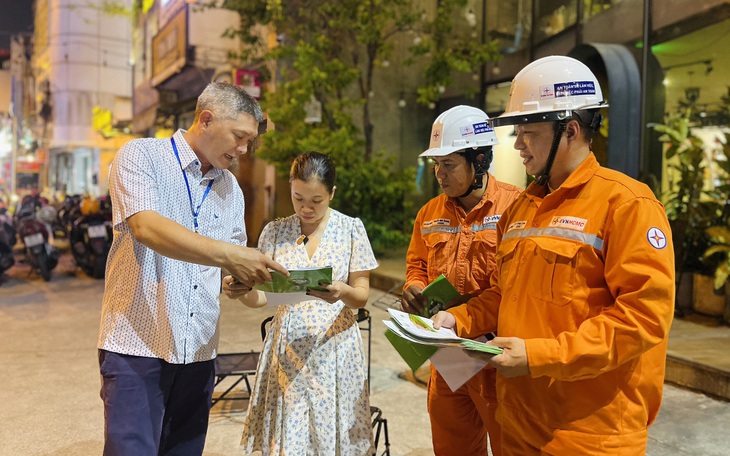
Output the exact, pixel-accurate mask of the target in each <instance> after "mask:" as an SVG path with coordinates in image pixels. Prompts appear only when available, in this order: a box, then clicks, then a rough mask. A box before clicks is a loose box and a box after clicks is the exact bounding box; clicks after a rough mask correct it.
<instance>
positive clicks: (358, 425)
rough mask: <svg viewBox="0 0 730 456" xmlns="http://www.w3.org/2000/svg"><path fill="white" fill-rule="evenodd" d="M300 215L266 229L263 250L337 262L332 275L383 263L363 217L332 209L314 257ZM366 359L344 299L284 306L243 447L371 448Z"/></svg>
mask: <svg viewBox="0 0 730 456" xmlns="http://www.w3.org/2000/svg"><path fill="white" fill-rule="evenodd" d="M301 234H302V233H301V227H300V224H299V218H298V217H297V216H296V215H292V216H290V217H287V218H285V219H282V220H276V221H273V222H271V223H269V224H268V225H266V227H265V228H264V230H263V232H262V233H261V236H260V238H259V249H260V250H261V251H262V252H263V253H264V254H266V255H268V256H270V257H272V258H273V259H274V260H275V261H277V262H279V263H280V264H282V265H283V266H285V267H286V268H288V269H296V268H303V267H313V266H320V267H321V266H332V268H333V270H332V280H334V281H341V282H347V280H348V277H349V273H350V272H358V271H368V270H372V269H375V268H376V267H377V262H376V261H375V256H374V255H373V251H372V248H371V246H370V241H369V240H368V237H367V233H366V232H365V227H364V226H363V224H362V221H360V219H357V218H352V217H348V216H346V215H344V214H342V213H340V212H337V211H335V210H334V209H332V210H331V211H330V216H329V219H328V221H327V225H326V227H325V230H324V232H323V234H322V237H321V239H320V243H319V245H318V246H317V250H316V251H315V252H314V254H313V255H312V258H311V259H310V258H309V255H308V253H307V251H306V248H305V245H304V244H303V243H302V244H297V242H296V241H297V239H298V238H299V237H300V236H301ZM366 377H367V364H366V360H365V353H364V349H363V343H362V337H361V335H360V330H359V327H358V325H357V322H356V319H355V316H354V314H353V312H352V310H351V309H349V308H347V307H345V305H344V303H343V302H342V301H338V302H336V303H334V304H330V303H328V302H326V301H322V300H312V301H304V302H300V303H297V304H292V305H288V306H279V308H278V309H277V311H276V314H275V315H274V319H273V321H272V322H271V326H270V328H269V331H268V333H267V336H266V340H265V341H264V348H263V351H262V352H261V357H260V358H259V365H258V367H257V370H256V381H255V383H254V386H253V393H252V395H251V400H250V401H249V406H248V414H247V415H246V419H245V422H244V427H243V438H242V440H241V445H242V447H243V449H244V451H245V453H246V454H251V453H253V452H255V451H261V452H263V454H264V455H287V456H295V455H357V456H360V455H366V454H372V450H373V448H372V427H371V423H370V403H369V398H368V385H367V381H368V380H367V378H366Z"/></svg>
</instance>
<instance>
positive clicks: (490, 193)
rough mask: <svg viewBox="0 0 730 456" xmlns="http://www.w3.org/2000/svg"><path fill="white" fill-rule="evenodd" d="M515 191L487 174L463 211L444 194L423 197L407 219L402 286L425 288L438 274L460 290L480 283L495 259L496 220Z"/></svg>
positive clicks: (480, 286)
mask: <svg viewBox="0 0 730 456" xmlns="http://www.w3.org/2000/svg"><path fill="white" fill-rule="evenodd" d="M521 192H522V190H520V189H519V188H517V187H515V186H514V185H510V184H507V183H504V182H499V181H497V179H495V178H494V176H492V175H491V174H490V175H489V180H488V182H487V189H486V190H485V192H484V195H482V199H481V201H479V203H478V204H477V205H476V206H474V208H473V209H472V210H471V211H470V212H469V213H468V214H467V213H466V212H465V211H464V208H462V207H461V206H459V204H458V202H457V201H456V198H449V197H447V196H446V195H444V194H441V195H439V196H437V197H435V198H433V199H431V200H430V201H429V202H428V203H426V204H425V205H424V206H423V207H422V208H421V210H420V211H418V215H417V216H416V221H415V223H414V225H413V236H412V237H411V242H410V245H409V247H408V253H407V254H406V281H405V284H404V285H403V289H404V290H405V289H406V288H408V287H409V286H411V285H418V286H420V287H421V288H425V287H426V285H428V284H429V283H431V282H433V281H434V280H435V279H436V278H437V277H438V276H439V275H441V274H444V275H445V276H446V278H447V279H449V282H451V283H452V284H453V285H454V287H455V288H456V289H457V290H458V291H459V293H461V294H473V295H476V294H478V293H479V292H481V291H482V290H483V289H485V288H486V287H487V286H488V285H489V274H490V272H491V271H492V269H494V267H495V265H496V262H495V253H496V245H497V221H498V220H499V218H500V216H501V215H502V213H503V212H504V211H505V209H507V207H508V206H509V205H510V204H512V202H513V201H514V200H515V199H516V198H517V196H518V195H519V194H520V193H521Z"/></svg>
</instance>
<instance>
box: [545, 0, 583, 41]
mask: <svg viewBox="0 0 730 456" xmlns="http://www.w3.org/2000/svg"><path fill="white" fill-rule="evenodd" d="M535 4H536V13H537V14H536V15H535V17H536V18H537V19H536V20H537V24H536V25H537V27H535V41H536V42H540V41H542V40H544V39H546V38H550V37H551V36H553V35H557V34H558V33H560V32H562V31H563V30H565V29H567V28H568V27H572V26H573V25H575V22H576V17H577V6H578V0H538V1H536V2H535Z"/></svg>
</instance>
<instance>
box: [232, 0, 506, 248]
mask: <svg viewBox="0 0 730 456" xmlns="http://www.w3.org/2000/svg"><path fill="white" fill-rule="evenodd" d="M421 5H422V3H421V2H416V1H410V0H289V1H282V0H225V1H224V2H223V7H224V8H228V9H231V10H234V11H237V12H238V13H239V15H240V17H241V24H240V25H241V26H240V29H239V30H229V31H227V32H226V35H227V36H228V37H238V38H239V39H240V40H241V42H242V43H243V44H244V45H245V46H244V50H243V52H242V53H241V55H238V56H234V58H235V59H236V60H238V61H239V63H240V65H242V66H245V67H248V68H256V69H257V70H258V71H259V72H260V74H261V75H262V77H263V80H264V81H267V80H268V81H272V82H273V84H271V86H274V87H275V90H271V91H267V92H265V93H264V95H263V97H262V100H261V102H262V105H263V107H264V110H265V111H266V112H267V113H268V115H269V117H270V118H271V119H273V120H274V122H275V123H276V130H275V131H273V132H270V133H267V134H266V135H265V136H264V137H263V142H262V147H261V148H260V150H259V151H258V152H257V153H258V155H259V156H261V157H262V158H264V159H266V160H268V161H270V162H272V163H273V164H275V165H276V167H277V169H278V170H279V172H280V173H282V174H284V173H286V172H287V170H288V168H289V166H290V164H291V162H292V160H293V158H294V157H295V156H297V155H299V154H300V153H302V152H305V151H308V150H316V151H319V152H322V153H326V154H329V155H330V156H331V157H332V158H333V159H334V160H335V163H336V164H337V165H338V175H339V177H338V191H337V194H336V197H335V201H334V202H333V205H334V206H335V207H336V208H338V209H340V210H342V211H343V212H345V213H348V214H350V215H356V216H358V217H360V218H362V219H363V221H364V222H365V224H366V227H367V228H368V232H369V234H370V235H371V238H372V239H373V241H374V244H376V248H377V247H378V246H380V247H382V248H384V249H385V248H389V247H394V246H397V245H402V244H403V243H406V242H407V240H408V239H409V237H410V231H411V227H412V220H413V216H414V215H415V209H417V208H414V207H412V205H411V204H410V203H409V195H410V194H411V193H412V192H413V190H414V186H415V183H414V181H415V170H413V169H408V170H405V171H399V170H397V169H395V166H394V160H393V159H392V158H386V157H392V155H393V153H392V152H394V151H376V150H374V146H373V137H374V136H373V131H374V128H375V126H374V123H373V119H372V100H373V97H374V96H375V93H379V94H380V93H383V92H384V90H376V87H374V85H375V83H376V82H375V81H376V80H377V78H376V77H375V76H376V72H377V71H379V70H381V69H382V68H385V67H387V66H389V65H390V59H391V58H396V59H397V60H398V63H397V64H399V65H414V64H416V65H419V67H420V68H422V70H419V71H421V72H422V81H421V85H420V87H419V88H418V93H419V99H418V101H419V102H421V103H424V104H429V103H433V102H434V101H436V100H438V98H439V97H440V96H441V93H442V92H443V91H444V89H445V88H446V87H449V86H451V85H452V84H454V75H455V74H456V73H460V72H462V73H468V74H476V73H477V72H478V71H479V69H480V67H481V66H482V65H483V64H484V62H486V61H488V60H495V59H496V58H497V57H498V52H497V46H496V43H494V42H489V43H484V44H481V43H480V40H479V39H478V38H477V39H475V38H474V36H473V33H474V31H472V35H468V34H466V35H464V34H463V33H459V32H458V30H457V29H458V26H459V22H460V20H459V19H458V18H459V17H461V16H459V15H458V14H457V12H459V11H461V10H463V9H464V8H465V7H466V6H467V0H436V1H435V2H434V4H433V5H432V6H434V7H435V10H434V11H431V12H430V14H429V13H428V12H427V11H425V10H424V9H423V7H422V6H421ZM429 16H433V17H432V18H429ZM455 18H456V19H455ZM461 22H463V21H461ZM272 33H273V34H275V36H276V45H273V46H272V44H271V43H272V41H273V40H271V34H272ZM463 35H464V36H463ZM398 40H405V41H398ZM403 43H407V45H405V46H403ZM399 44H401V46H400V47H398V45H399ZM404 48H407V49H408V52H407V53H406V54H407V55H401V54H403V52H402V51H398V52H396V50H397V49H401V50H402V49H404ZM393 65H395V64H393ZM310 103H315V104H317V103H318V104H320V105H321V122H315V123H311V122H310V123H307V122H306V121H305V118H306V110H305V108H306V107H307V106H309V104H310ZM395 152H397V151H395Z"/></svg>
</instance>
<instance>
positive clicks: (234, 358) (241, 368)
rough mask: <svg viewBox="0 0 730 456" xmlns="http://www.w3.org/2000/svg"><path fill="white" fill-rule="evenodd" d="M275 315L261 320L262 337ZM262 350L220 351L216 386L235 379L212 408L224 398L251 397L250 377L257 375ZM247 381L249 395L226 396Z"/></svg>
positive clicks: (214, 362)
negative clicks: (227, 379) (231, 378)
mask: <svg viewBox="0 0 730 456" xmlns="http://www.w3.org/2000/svg"><path fill="white" fill-rule="evenodd" d="M272 318H274V317H268V318H266V319H264V321H262V322H261V339H262V340H263V339H264V337H266V325H267V324H268V323H269V322H270V321H271V319H272ZM260 355H261V352H255V351H250V352H242V353H219V354H218V356H217V357H216V358H215V360H214V361H213V364H214V366H215V386H218V385H219V384H220V383H221V382H222V381H223V380H225V379H226V378H229V377H233V378H234V379H235V381H234V382H233V383H232V384H231V385H230V386H229V387H228V389H226V390H225V391H224V392H223V393H221V394H220V395H218V396H217V397H214V398H213V401H212V403H211V408H212V407H213V406H214V405H215V404H217V403H218V402H220V401H221V400H222V399H227V400H234V399H239V400H242V399H249V398H250V397H251V382H249V379H248V377H249V376H252V375H256V366H257V365H258V363H259V356H260ZM241 382H245V384H246V390H247V391H248V395H247V396H245V397H226V395H227V394H228V393H230V392H231V391H233V388H235V387H236V386H238V384H239V383H241Z"/></svg>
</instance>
